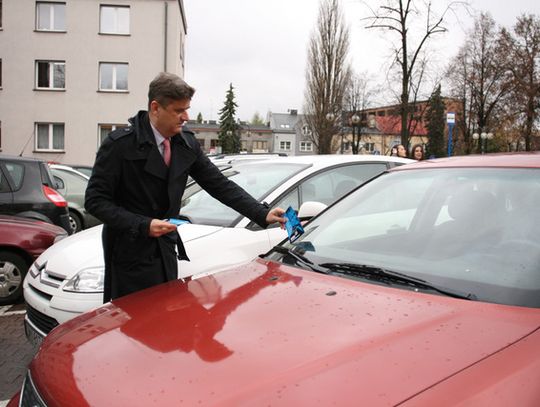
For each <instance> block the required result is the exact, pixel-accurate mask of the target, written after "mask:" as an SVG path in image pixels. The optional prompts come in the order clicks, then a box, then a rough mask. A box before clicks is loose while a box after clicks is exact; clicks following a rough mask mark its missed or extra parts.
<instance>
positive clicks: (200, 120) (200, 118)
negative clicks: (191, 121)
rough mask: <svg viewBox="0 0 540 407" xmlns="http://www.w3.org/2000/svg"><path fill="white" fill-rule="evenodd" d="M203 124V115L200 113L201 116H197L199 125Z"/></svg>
mask: <svg viewBox="0 0 540 407" xmlns="http://www.w3.org/2000/svg"><path fill="white" fill-rule="evenodd" d="M202 122H203V117H202V113H201V112H199V114H198V115H197V123H199V124H201V123H202Z"/></svg>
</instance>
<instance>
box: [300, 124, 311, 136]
mask: <svg viewBox="0 0 540 407" xmlns="http://www.w3.org/2000/svg"><path fill="white" fill-rule="evenodd" d="M302 134H303V135H304V136H311V134H312V132H311V129H310V128H309V126H308V125H307V124H304V125H303V126H302Z"/></svg>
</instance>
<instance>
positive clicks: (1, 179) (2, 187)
mask: <svg viewBox="0 0 540 407" xmlns="http://www.w3.org/2000/svg"><path fill="white" fill-rule="evenodd" d="M10 191H11V188H10V187H9V182H8V180H7V178H6V176H5V175H4V173H3V172H2V169H1V168H0V192H10Z"/></svg>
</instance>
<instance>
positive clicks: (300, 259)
mask: <svg viewBox="0 0 540 407" xmlns="http://www.w3.org/2000/svg"><path fill="white" fill-rule="evenodd" d="M272 250H273V251H275V252H278V253H281V254H285V255H287V256H291V257H292V258H293V259H294V260H295V261H296V264H299V265H302V266H304V267H307V268H309V269H310V270H313V271H315V272H317V273H322V274H331V273H330V272H329V270H326V269H324V268H322V267H319V266H317V265H316V264H315V263H313V262H312V261H311V260H309V259H308V258H307V257H305V256H303V255H302V254H300V253H298V252H296V251H295V250H294V249H287V248H286V247H285V246H274V247H273V248H272Z"/></svg>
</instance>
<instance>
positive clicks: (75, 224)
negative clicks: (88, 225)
mask: <svg viewBox="0 0 540 407" xmlns="http://www.w3.org/2000/svg"><path fill="white" fill-rule="evenodd" d="M69 226H70V227H71V230H72V231H73V233H76V232H80V231H81V230H82V220H81V218H80V216H79V215H77V214H76V213H75V212H73V211H69Z"/></svg>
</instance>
